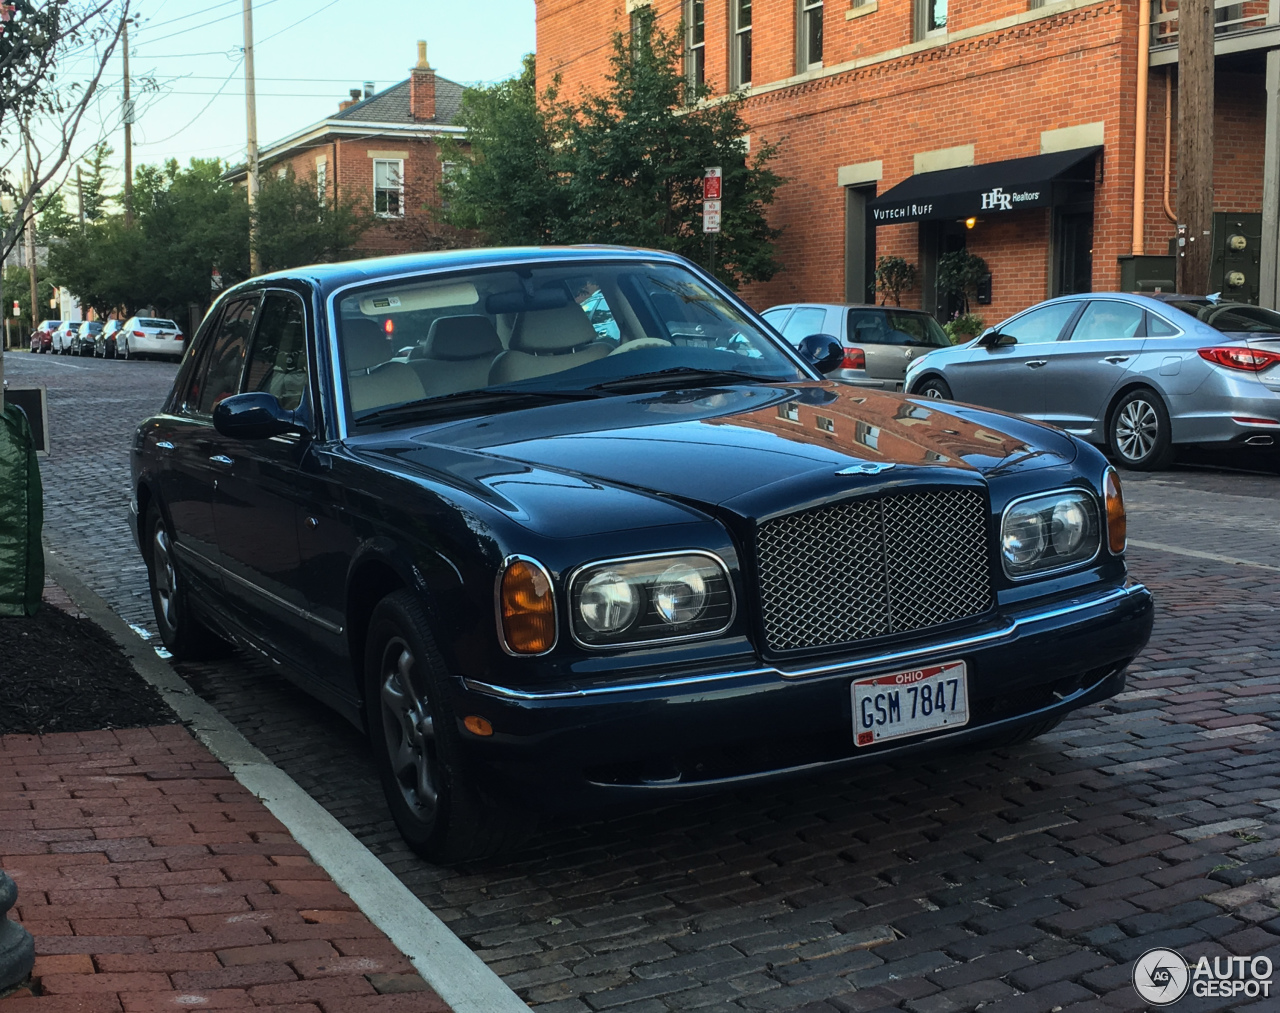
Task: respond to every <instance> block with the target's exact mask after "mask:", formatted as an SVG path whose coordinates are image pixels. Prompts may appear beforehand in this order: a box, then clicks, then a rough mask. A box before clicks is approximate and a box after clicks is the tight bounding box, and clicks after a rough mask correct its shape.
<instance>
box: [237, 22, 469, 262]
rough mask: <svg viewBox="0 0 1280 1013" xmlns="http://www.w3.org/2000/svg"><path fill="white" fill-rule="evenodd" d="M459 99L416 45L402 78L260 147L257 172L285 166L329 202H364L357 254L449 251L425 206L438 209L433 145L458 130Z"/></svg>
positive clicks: (438, 170)
mask: <svg viewBox="0 0 1280 1013" xmlns="http://www.w3.org/2000/svg"><path fill="white" fill-rule="evenodd" d="M461 101H462V85H460V84H457V83H455V82H453V81H450V80H448V79H447V78H443V77H440V76H439V75H438V74H436V72H435V70H433V69H432V67H431V66H430V65H429V64H428V63H427V44H426V43H425V42H419V43H418V62H417V64H416V65H415V66H414V67H413V68H412V69H411V70H410V71H409V77H408V79H406V80H404V81H401V82H400V83H398V84H395V85H392V86H391V87H390V88H387V89H385V90H384V91H380V92H377V93H375V92H374V91H373V87H372V85H366V86H365V88H364V89H363V90H361V89H353V90H352V91H351V97H350V98H349V99H346V100H344V101H342V102H341V103H339V105H338V111H337V112H336V113H334V115H332V116H330V117H328V118H326V119H323V120H321V121H320V122H318V123H313V124H312V125H310V126H308V127H305V128H303V129H302V130H299V131H297V132H296V133H294V134H290V135H289V136H288V137H285V138H283V139H281V140H279V141H276V142H274V143H272V144H269V145H267V146H266V147H264V148H263V149H262V151H261V152H260V153H259V165H260V170H259V171H260V173H261V176H262V177H263V178H264V179H265V178H267V177H268V176H269V175H271V174H281V175H283V174H284V173H286V172H287V171H288V170H289V169H290V168H292V170H293V172H294V175H295V176H296V177H297V178H298V179H307V178H312V179H314V180H315V183H316V187H317V188H318V189H320V190H323V192H324V193H325V194H327V195H328V196H330V197H332V196H334V195H335V194H338V193H341V194H342V195H343V196H344V197H356V198H357V199H359V200H362V201H365V202H366V203H367V206H368V207H369V208H370V209H371V210H372V211H373V212H374V214H375V215H376V216H377V218H378V222H377V224H375V225H374V227H373V228H371V229H370V230H369V231H368V232H366V233H365V234H364V236H363V237H361V239H360V242H359V243H358V244H357V245H356V254H357V255H359V256H378V255H381V254H387V253H406V252H410V251H414V250H424V249H431V248H434V247H437V246H442V245H456V244H455V243H454V241H453V240H454V236H455V232H454V231H453V230H450V229H449V228H448V227H445V226H441V225H440V224H439V223H437V222H436V221H435V219H434V218H433V216H432V215H431V213H430V212H429V211H427V210H425V209H424V205H436V206H438V205H439V203H440V196H439V193H440V181H441V178H442V174H443V173H444V172H446V171H448V168H449V167H448V165H447V164H446V163H443V162H441V160H440V143H439V142H440V140H441V138H443V137H448V136H459V135H461V134H462V133H464V132H465V131H464V130H463V128H462V127H459V126H456V125H454V118H455V117H456V116H457V113H458V108H459V106H460V104H461ZM246 176H247V170H246V168H245V167H244V166H239V167H237V168H236V169H234V170H233V171H232V172H230V173H229V174H228V178H230V179H232V180H234V181H236V182H243V181H244V180H245V178H246Z"/></svg>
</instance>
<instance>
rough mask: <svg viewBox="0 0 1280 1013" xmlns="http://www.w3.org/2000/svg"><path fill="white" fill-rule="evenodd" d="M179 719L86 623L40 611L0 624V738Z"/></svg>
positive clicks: (114, 647) (58, 611) (117, 650)
mask: <svg viewBox="0 0 1280 1013" xmlns="http://www.w3.org/2000/svg"><path fill="white" fill-rule="evenodd" d="M176 720H177V719H176V718H175V717H174V714H173V712H172V711H171V710H170V709H169V707H168V706H167V705H166V704H165V702H164V700H163V699H162V698H161V697H160V694H159V693H157V692H156V691H155V689H153V688H152V687H151V685H150V684H148V683H146V682H144V681H143V679H142V677H141V676H140V675H138V673H137V672H135V671H134V670H133V666H132V665H131V664H130V663H129V660H128V659H127V658H126V657H125V655H124V653H123V652H122V651H121V650H120V648H119V646H118V645H117V644H116V642H115V641H114V640H112V639H111V637H110V636H108V635H107V634H106V633H105V632H104V631H103V630H101V629H100V628H99V627H97V626H95V625H94V624H93V622H92V621H90V620H89V619H76V618H73V617H72V616H70V615H68V614H67V613H65V612H63V611H62V610H61V609H58V608H55V607H53V606H51V605H48V604H45V605H42V606H41V607H40V611H39V612H37V613H36V614H35V615H34V616H30V617H26V618H2V619H0V735H7V734H13V733H20V734H28V735H43V734H45V733H47V732H87V731H94V730H96V729H100V728H139V727H143V726H146V725H165V724H172V723H174V722H175V721H176Z"/></svg>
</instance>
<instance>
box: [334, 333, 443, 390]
mask: <svg viewBox="0 0 1280 1013" xmlns="http://www.w3.org/2000/svg"><path fill="white" fill-rule="evenodd" d="M342 347H343V352H344V353H345V355H346V360H347V363H346V364H347V387H348V389H349V390H350V392H351V410H352V411H354V412H364V411H369V410H370V409H373V408H383V407H385V406H387V405H394V404H403V403H404V402H405V401H417V400H420V399H421V398H424V397H426V391H424V390H423V389H422V384H421V382H419V380H418V374H417V373H415V372H414V371H413V368H412V367H411V366H409V365H407V364H406V363H403V362H390V361H388V360H389V359H390V358H391V356H392V354H393V352H394V349H393V348H392V347H391V344H390V342H388V341H387V339H386V336H385V335H383V333H382V331H381V330H380V329H379V328H378V325H377V324H376V323H374V322H373V321H372V320H346V321H344V322H343V326H342Z"/></svg>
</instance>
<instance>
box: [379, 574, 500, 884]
mask: <svg viewBox="0 0 1280 1013" xmlns="http://www.w3.org/2000/svg"><path fill="white" fill-rule="evenodd" d="M364 667H365V683H364V688H365V696H364V699H365V717H366V722H367V724H368V728H369V745H370V747H371V749H372V751H373V758H374V764H375V766H376V767H377V768H378V775H379V777H380V778H381V780H382V788H383V792H384V793H385V794H386V797H387V805H388V807H389V808H390V809H391V815H392V817H393V818H394V819H395V821H396V826H397V827H398V828H399V829H400V833H401V835H402V836H403V837H404V839H405V841H406V842H407V843H408V844H409V846H410V847H411V848H413V850H414V851H416V852H417V853H418V854H419V855H421V856H422V857H423V858H425V859H426V860H427V861H429V862H433V863H436V864H439V865H450V864H455V863H458V862H462V861H466V860H471V859H477V858H483V857H484V856H486V855H491V854H493V853H494V852H496V851H498V850H500V849H501V848H503V847H504V846H506V845H508V844H510V843H513V841H514V840H515V839H518V838H517V834H516V833H515V830H516V828H517V826H518V824H517V822H516V820H514V819H512V812H511V807H510V806H509V805H508V804H505V803H504V804H498V803H496V802H494V801H493V800H491V799H489V798H487V797H486V796H485V795H484V794H482V793H481V792H480V791H479V789H478V788H477V787H476V785H475V783H474V778H473V777H472V775H471V772H470V771H469V770H468V769H467V765H466V762H465V760H464V758H463V756H462V749H461V736H462V733H461V732H460V731H459V719H458V715H457V714H455V713H454V711H453V708H452V702H451V700H450V699H449V695H450V694H449V682H450V679H449V674H448V672H447V671H446V669H445V665H444V661H443V660H442V659H441V657H440V654H439V652H438V651H437V650H436V646H435V640H434V638H433V637H432V635H431V630H430V627H429V626H428V624H427V617H426V614H425V612H424V611H423V607H422V602H421V601H420V600H419V599H418V597H417V596H416V595H415V594H413V593H412V592H410V591H396V592H393V593H392V594H389V595H387V597H385V598H383V599H382V601H380V602H379V603H378V604H377V605H376V606H375V607H374V610H373V615H372V617H371V618H370V620H369V635H368V637H367V638H366V640H365V656H364Z"/></svg>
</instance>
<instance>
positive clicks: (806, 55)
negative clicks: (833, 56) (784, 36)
mask: <svg viewBox="0 0 1280 1013" xmlns="http://www.w3.org/2000/svg"><path fill="white" fill-rule="evenodd" d="M799 5H800V6H799V10H800V31H799V32H798V33H797V39H798V40H799V43H800V59H799V61H798V64H799V66H798V68H797V69H799V70H814V69H816V68H818V67H821V66H822V0H799Z"/></svg>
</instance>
